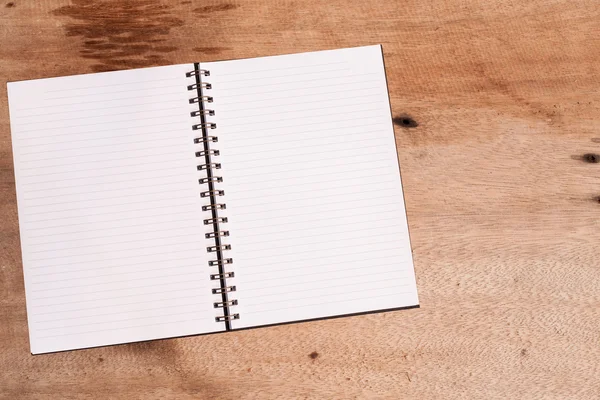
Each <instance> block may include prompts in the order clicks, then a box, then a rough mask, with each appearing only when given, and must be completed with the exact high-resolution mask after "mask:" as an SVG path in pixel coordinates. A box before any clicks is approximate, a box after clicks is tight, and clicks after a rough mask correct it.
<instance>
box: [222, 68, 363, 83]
mask: <svg viewBox="0 0 600 400" xmlns="http://www.w3.org/2000/svg"><path fill="white" fill-rule="evenodd" d="M341 71H352V70H351V69H350V68H342V69H340V68H335V69H321V70H318V71H316V72H303V73H302V76H307V75H322V74H323V73H324V72H341ZM288 76H293V77H298V74H297V73H294V74H285V75H272V74H270V75H269V77H268V78H257V79H260V80H263V79H264V80H271V79H275V78H287V77H288ZM321 79H324V78H321ZM217 82H218V84H219V87H221V85H223V84H227V83H237V82H245V83H247V82H248V79H236V80H233V81H222V80H220V79H218V77H217ZM294 82H296V81H294Z"/></svg>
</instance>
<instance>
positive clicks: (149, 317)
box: [8, 46, 418, 353]
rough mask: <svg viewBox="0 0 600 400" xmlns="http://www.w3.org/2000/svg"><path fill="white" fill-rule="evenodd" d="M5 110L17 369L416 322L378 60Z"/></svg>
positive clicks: (161, 79) (159, 74) (13, 98)
mask: <svg viewBox="0 0 600 400" xmlns="http://www.w3.org/2000/svg"><path fill="white" fill-rule="evenodd" d="M8 92H9V104H10V118H11V129H12V143H13V151H14V161H15V175H16V183H17V197H18V208H19V223H20V231H21V245H22V252H23V269H24V274H25V286H26V296H27V313H28V320H29V334H30V343H31V351H32V353H46V352H54V351H61V350H69V349H78V348H86V347H93V346H101V345H110V344H117V343H125V342H134V341H142V340H149V339H158V338H167V337H176V336H184V335H192V334H202V333H210V332H222V331H228V330H236V329H243V328H251V327H258V326H264V325H271V324H280V323H287V322H293V321H303V320H310V319H317V318H325V317H333V316H341V315H348V314H357V313H365V312H373V311H382V310H390V309H397V308H404V307H413V306H417V305H418V298H417V291H416V284H415V276H414V271H413V265H412V257H411V249H410V243H409V236H408V229H407V222H406V215H405V208H404V200H403V194H402V186H401V182H400V172H399V168H398V159H397V154H396V147H395V141H394V132H393V127H392V121H391V116H390V108H389V99H388V93H387V87H386V78H385V71H384V65H383V58H382V52H381V47H380V46H368V47H359V48H351V49H341V50H333V51H321V52H314V53H304V54H294V55H285V56H277V57H265V58H254V59H246V60H234V61H220V62H209V63H197V64H183V65H173V66H165V67H157V68H145V69H135V70H129V71H118V72H107V73H97V74H89V75H79V76H68V77H62V78H52V79H40V80H33V81H23V82H12V83H9V84H8Z"/></svg>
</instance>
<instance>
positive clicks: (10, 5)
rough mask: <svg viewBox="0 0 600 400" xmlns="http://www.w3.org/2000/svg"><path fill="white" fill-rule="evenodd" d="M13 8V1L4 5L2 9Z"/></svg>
mask: <svg viewBox="0 0 600 400" xmlns="http://www.w3.org/2000/svg"><path fill="white" fill-rule="evenodd" d="M14 6H16V4H15V3H14V2H13V1H11V2H9V3H6V5H5V6H4V7H6V8H13V7H14Z"/></svg>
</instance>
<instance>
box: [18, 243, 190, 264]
mask: <svg viewBox="0 0 600 400" xmlns="http://www.w3.org/2000/svg"><path fill="white" fill-rule="evenodd" d="M182 236H190V235H182ZM197 243H198V240H197V239H196V240H194V241H189V242H181V243H177V244H178V245H185V244H197ZM156 247H157V246H156V245H153V246H145V247H134V248H128V249H125V250H117V251H113V252H112V253H118V252H119V251H130V250H145V249H156ZM182 251H183V250H177V251H159V252H158V253H144V254H143V255H144V256H152V255H156V254H172V253H181V252H182ZM98 254H106V252H105V251H101V252H96V253H87V254H77V255H75V256H70V257H69V258H73V257H86V256H94V255H98ZM137 257H140V255H139V254H135V255H132V256H125V257H123V256H121V257H113V258H103V259H102V260H101V261H112V260H122V259H125V258H137ZM58 258H64V256H57V257H43V258H32V259H31V260H30V261H42V260H44V261H45V260H56V259H58ZM84 262H86V261H75V262H70V263H59V264H54V265H40V266H37V267H29V269H40V268H52V267H58V266H65V265H73V264H81V263H84ZM88 262H89V261H88Z"/></svg>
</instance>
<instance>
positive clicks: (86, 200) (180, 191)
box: [29, 186, 189, 208]
mask: <svg viewBox="0 0 600 400" xmlns="http://www.w3.org/2000/svg"><path fill="white" fill-rule="evenodd" d="M150 187H151V188H153V187H152V186H150ZM182 192H189V189H187V188H186V189H179V190H175V191H171V192H169V193H182ZM163 193H164V190H160V191H158V192H149V193H143V195H144V196H148V195H151V194H163ZM140 196H141V194H139V193H134V194H126V195H122V196H110V197H100V198H97V199H77V201H76V202H77V203H79V204H80V203H84V202H89V201H99V200H114V199H124V198H127V197H140ZM53 197H54V196H53ZM59 204H65V202H64V201H59V202H58V203H44V204H38V205H30V206H29V208H33V207H48V206H56V205H59ZM111 205H112V204H111ZM119 205H121V204H119ZM105 206H106V205H105Z"/></svg>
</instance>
